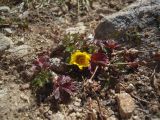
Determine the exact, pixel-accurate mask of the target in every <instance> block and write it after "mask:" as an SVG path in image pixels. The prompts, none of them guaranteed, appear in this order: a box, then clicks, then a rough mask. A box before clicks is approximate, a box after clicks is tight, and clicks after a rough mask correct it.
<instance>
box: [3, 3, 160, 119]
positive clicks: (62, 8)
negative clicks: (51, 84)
mask: <svg viewBox="0 0 160 120" xmlns="http://www.w3.org/2000/svg"><path fill="white" fill-rule="evenodd" d="M135 1H136V0H119V1H117V0H95V1H92V0H90V1H87V0H86V1H84V2H79V4H78V3H77V1H76V0H64V1H63V0H53V1H52V0H48V1H47V0H39V1H35V0H33V1H31V2H30V1H28V0H15V1H14V2H13V1H12V0H7V1H3V0H2V1H0V117H1V119H2V120H56V119H58V120H70V119H72V120H85V119H88V120H96V117H95V118H94V117H93V116H94V115H92V117H88V113H89V104H90V103H87V102H86V103H84V104H82V99H81V98H80V97H79V96H78V95H77V94H75V95H74V96H73V98H72V101H71V102H70V103H68V104H60V105H59V110H58V111H57V110H55V108H56V106H57V105H56V104H54V106H51V105H50V103H48V102H46V103H41V104H38V103H37V101H36V98H35V95H34V94H33V93H32V90H31V89H30V81H29V80H28V79H27V78H26V76H24V71H25V70H26V69H27V67H30V66H31V63H32V61H33V59H34V58H35V57H36V55H37V54H38V53H40V52H42V51H44V50H50V49H52V48H55V47H56V46H57V45H58V43H59V42H60V41H61V39H62V38H63V36H64V34H66V33H76V32H79V33H86V34H92V35H96V38H97V39H106V38H107V39H108V38H109V39H110V38H114V39H116V40H118V41H119V42H121V44H123V45H126V46H127V47H128V48H130V47H134V48H136V49H138V50H139V51H141V53H140V56H141V59H142V60H146V59H148V58H149V59H150V58H152V57H151V56H152V54H154V52H157V51H159V50H160V17H159V15H160V10H159V9H157V10H154V9H152V10H149V13H148V12H146V13H145V14H143V13H142V12H141V13H138V12H137V11H136V12H137V14H138V15H137V14H136V15H137V17H140V19H139V18H137V17H136V21H137V23H139V24H137V23H136V24H135V23H134V25H135V26H134V27H133V26H127V25H128V23H127V22H128V21H127V22H121V21H118V20H120V19H121V20H123V19H122V18H125V16H126V14H121V13H123V11H121V10H122V9H123V10H124V11H125V9H127V11H129V10H130V9H128V8H127V7H128V6H129V5H130V4H132V3H134V2H135ZM144 1H145V0H144ZM141 2H143V0H141ZM154 2H155V3H154ZM158 2H160V1H158V0H150V4H151V6H152V5H153V6H154V5H155V4H158ZM147 5H148V4H147ZM147 5H144V6H147ZM133 9H134V8H133ZM133 9H132V10H133ZM136 9H137V8H136ZM136 9H135V10H136ZM119 11H120V12H119ZM125 12H126V11H125ZM112 14H113V16H111V17H110V15H112ZM115 14H116V16H121V17H114V15H115ZM141 14H142V15H141ZM127 15H128V14H127ZM107 16H109V17H108V18H107ZM127 18H128V17H127ZM110 19H111V20H113V22H112V21H109V20H110ZM129 19H130V18H128V19H127V20H129ZM131 19H133V18H131ZM116 20H117V21H118V22H117V21H116ZM125 20H126V19H125ZM138 20H139V21H138ZM145 20H148V22H146V21H145ZM149 20H150V21H149ZM102 21H105V22H104V24H102V23H101V22H102ZM106 21H107V22H106ZM108 21H109V22H108ZM115 21H116V22H115ZM142 21H143V22H142ZM100 23H101V24H102V25H101V24H100ZM117 23H119V24H120V26H118V25H119V24H118V25H117ZM99 24H100V25H99ZM129 24H132V22H129ZM123 25H124V26H127V27H124V26H123ZM97 26H98V27H97ZM104 27H105V28H104ZM107 27H108V28H107ZM95 29H96V33H94V31H95ZM117 29H122V31H121V30H120V34H122V33H124V31H125V35H123V36H120V37H119V36H118V38H117V36H116V37H115V36H114V35H112V36H110V35H108V34H111V33H114V32H115V30H117ZM116 33H117V31H116ZM159 55H160V54H159ZM159 59H160V57H159ZM159 59H158V60H159ZM159 68H160V65H159V61H158V62H154V63H153V64H151V65H146V66H140V67H138V70H137V71H136V72H134V73H132V74H128V75H124V76H122V78H121V82H120V85H119V88H117V90H115V89H113V90H110V91H108V99H106V100H102V101H101V100H100V106H101V107H102V108H101V110H102V111H103V113H104V114H105V116H107V117H106V118H107V120H120V119H122V120H123V119H128V120H159V119H160V73H159V72H160V71H159ZM117 91H121V92H117ZM91 103H92V109H93V114H94V111H98V110H99V105H98V104H97V102H96V101H95V100H92V101H91ZM97 109H98V110H97ZM95 114H96V113H95ZM97 119H98V118H97Z"/></svg>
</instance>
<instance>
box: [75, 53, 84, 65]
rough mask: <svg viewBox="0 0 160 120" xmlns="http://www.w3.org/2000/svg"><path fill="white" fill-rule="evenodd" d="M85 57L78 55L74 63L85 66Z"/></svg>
mask: <svg viewBox="0 0 160 120" xmlns="http://www.w3.org/2000/svg"><path fill="white" fill-rule="evenodd" d="M85 58H86V57H85V56H84V55H78V56H77V58H76V60H75V63H77V64H85Z"/></svg>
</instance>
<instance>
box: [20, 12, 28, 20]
mask: <svg viewBox="0 0 160 120" xmlns="http://www.w3.org/2000/svg"><path fill="white" fill-rule="evenodd" d="M28 15H29V11H25V12H23V13H22V14H20V15H19V16H18V17H19V18H20V19H26V18H27V17H28Z"/></svg>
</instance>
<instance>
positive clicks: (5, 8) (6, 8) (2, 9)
mask: <svg viewBox="0 0 160 120" xmlns="http://www.w3.org/2000/svg"><path fill="white" fill-rule="evenodd" d="M9 11H10V8H9V7H8V6H1V7H0V12H9Z"/></svg>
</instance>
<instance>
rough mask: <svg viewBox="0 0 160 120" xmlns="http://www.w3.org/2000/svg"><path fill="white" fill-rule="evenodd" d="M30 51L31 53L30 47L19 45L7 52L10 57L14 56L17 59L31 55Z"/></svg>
mask: <svg viewBox="0 0 160 120" xmlns="http://www.w3.org/2000/svg"><path fill="white" fill-rule="evenodd" d="M31 51H32V47H31V46H29V45H20V46H17V47H13V48H11V49H9V50H8V52H9V53H10V54H11V56H14V57H17V58H21V57H24V56H25V55H27V54H29V53H31Z"/></svg>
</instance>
